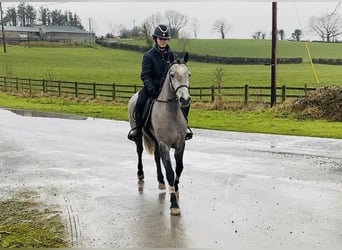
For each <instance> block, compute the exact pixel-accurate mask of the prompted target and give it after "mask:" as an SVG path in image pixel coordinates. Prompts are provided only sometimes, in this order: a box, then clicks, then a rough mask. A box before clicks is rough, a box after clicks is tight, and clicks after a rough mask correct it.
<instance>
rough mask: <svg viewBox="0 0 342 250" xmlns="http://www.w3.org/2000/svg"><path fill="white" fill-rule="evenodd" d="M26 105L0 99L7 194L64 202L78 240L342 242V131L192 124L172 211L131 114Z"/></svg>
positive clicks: (109, 243) (229, 244) (0, 164)
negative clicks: (140, 168)
mask: <svg viewBox="0 0 342 250" xmlns="http://www.w3.org/2000/svg"><path fill="white" fill-rule="evenodd" d="M23 115H24V116H23ZM31 115H32V113H22V114H21V115H17V114H14V113H12V112H10V111H7V110H1V109H0V128H1V129H0V171H1V172H0V174H1V176H0V178H1V182H0V198H4V197H7V196H8V195H9V194H11V193H13V192H15V191H18V190H23V189H30V190H35V191H37V192H39V194H40V199H41V200H43V201H44V202H48V203H49V204H57V205H59V207H60V209H61V210H62V214H63V216H64V218H65V221H66V224H67V225H68V228H69V230H70V232H71V234H70V239H71V240H72V241H73V242H74V244H75V247H83V248H86V247H98V248H99V247H122V248H126V247H133V248H142V247H160V248H161V247H172V248H176V247H195V248H202V247H203V248H216V247H224V248H226V249H228V248H229V249H234V248H235V249H236V248H239V249H260V248H266V249H299V248H300V249H341V248H342V153H341V152H342V140H334V139H320V138H308V137H295V136H276V135H263V134H248V133H231V132H218V131H207V130H196V129H194V133H195V137H194V139H192V140H191V141H188V142H187V145H186V152H185V159H184V162H185V169H184V171H183V174H182V177H181V180H180V207H181V210H182V215H181V216H180V217H172V216H170V214H169V201H168V194H167V193H165V192H161V191H159V189H158V185H157V180H156V178H157V176H156V170H155V166H154V162H153V158H152V156H151V155H148V154H145V155H144V163H145V182H144V184H139V183H138V182H137V178H136V171H137V170H136V155H135V145H134V143H133V142H130V141H128V140H127V139H126V134H127V131H128V129H129V125H128V123H127V122H117V121H110V120H101V119H86V120H82V119H78V118H77V117H73V119H59V118H42V117H31ZM33 115H35V114H33ZM38 115H39V114H38Z"/></svg>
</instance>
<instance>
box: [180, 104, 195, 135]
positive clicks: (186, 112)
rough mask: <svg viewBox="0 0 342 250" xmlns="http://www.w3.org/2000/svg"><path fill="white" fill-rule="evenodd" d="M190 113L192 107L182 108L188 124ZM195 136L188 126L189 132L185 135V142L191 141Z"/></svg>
mask: <svg viewBox="0 0 342 250" xmlns="http://www.w3.org/2000/svg"><path fill="white" fill-rule="evenodd" d="M189 111H190V106H188V107H184V108H182V112H183V114H184V117H185V120H186V122H187V123H188V114H189ZM193 135H194V134H193V133H192V130H191V128H190V127H189V126H187V130H186V135H185V140H190V139H192V136H193Z"/></svg>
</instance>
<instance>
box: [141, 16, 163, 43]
mask: <svg viewBox="0 0 342 250" xmlns="http://www.w3.org/2000/svg"><path fill="white" fill-rule="evenodd" d="M161 23H162V17H161V15H160V14H159V13H157V14H153V15H152V16H150V17H148V18H146V20H145V21H144V22H143V24H142V33H143V36H144V38H145V40H146V46H147V47H150V48H151V47H152V46H153V40H152V34H153V31H154V29H155V28H156V27H157V26H158V25H159V24H161Z"/></svg>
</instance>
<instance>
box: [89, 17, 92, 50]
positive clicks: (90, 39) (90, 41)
mask: <svg viewBox="0 0 342 250" xmlns="http://www.w3.org/2000/svg"><path fill="white" fill-rule="evenodd" d="M91 44H92V33H91V18H89V45H90V47H91Z"/></svg>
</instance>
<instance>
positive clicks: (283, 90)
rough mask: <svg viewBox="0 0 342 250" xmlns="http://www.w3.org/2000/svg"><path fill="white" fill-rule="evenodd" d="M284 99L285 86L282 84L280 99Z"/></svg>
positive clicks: (283, 100)
mask: <svg viewBox="0 0 342 250" xmlns="http://www.w3.org/2000/svg"><path fill="white" fill-rule="evenodd" d="M285 99H286V86H285V85H283V86H281V101H282V102H285Z"/></svg>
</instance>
